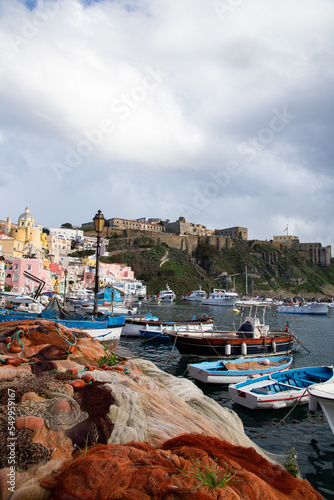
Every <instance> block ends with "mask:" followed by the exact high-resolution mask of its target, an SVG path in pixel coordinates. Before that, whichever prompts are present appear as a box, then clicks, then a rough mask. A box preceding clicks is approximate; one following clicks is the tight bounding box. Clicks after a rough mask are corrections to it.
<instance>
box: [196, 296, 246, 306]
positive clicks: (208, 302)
mask: <svg viewBox="0 0 334 500" xmlns="http://www.w3.org/2000/svg"><path fill="white" fill-rule="evenodd" d="M236 301H237V299H236V298H234V297H228V298H226V299H223V298H221V299H202V300H201V304H202V305H203V306H234V305H235V303H236Z"/></svg>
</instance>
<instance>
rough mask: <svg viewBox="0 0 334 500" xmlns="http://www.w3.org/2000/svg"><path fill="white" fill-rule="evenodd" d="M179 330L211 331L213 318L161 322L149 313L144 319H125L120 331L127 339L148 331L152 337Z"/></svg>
mask: <svg viewBox="0 0 334 500" xmlns="http://www.w3.org/2000/svg"><path fill="white" fill-rule="evenodd" d="M181 328H187V330H189V331H195V330H202V331H204V329H211V330H212V329H213V318H208V317H196V316H195V317H193V318H191V319H186V320H175V321H161V320H159V318H158V317H156V316H150V313H149V314H148V315H147V316H146V317H140V318H132V317H127V318H126V319H125V325H124V326H123V329H122V336H125V335H127V336H129V337H140V336H143V335H141V333H140V331H144V330H145V331H150V332H151V333H153V335H157V334H158V333H161V334H163V332H164V330H178V329H181Z"/></svg>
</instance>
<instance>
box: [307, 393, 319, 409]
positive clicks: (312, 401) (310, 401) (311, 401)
mask: <svg viewBox="0 0 334 500" xmlns="http://www.w3.org/2000/svg"><path fill="white" fill-rule="evenodd" d="M317 406H318V402H317V398H315V397H314V396H312V395H311V394H310V395H309V399H308V409H309V410H310V412H311V413H314V412H315V411H316V409H317Z"/></svg>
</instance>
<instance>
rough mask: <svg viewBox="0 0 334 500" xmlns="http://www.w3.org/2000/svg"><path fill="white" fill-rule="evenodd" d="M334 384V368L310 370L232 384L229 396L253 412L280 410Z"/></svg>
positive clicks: (297, 369) (290, 371)
mask: <svg viewBox="0 0 334 500" xmlns="http://www.w3.org/2000/svg"><path fill="white" fill-rule="evenodd" d="M333 381H334V369H333V366H311V367H306V368H294V369H292V370H286V371H284V372H279V373H273V374H271V375H266V376H264V377H260V378H256V379H254V380H251V379H248V380H246V381H245V382H239V383H238V384H231V385H229V386H228V394H229V396H230V397H231V398H232V400H233V402H234V403H238V404H240V405H242V406H245V407H246V408H250V409H252V410H253V409H274V410H277V409H280V408H286V407H289V406H294V405H295V404H304V403H308V401H309V391H308V390H309V388H310V387H312V386H314V385H315V384H319V383H324V384H326V383H330V382H333Z"/></svg>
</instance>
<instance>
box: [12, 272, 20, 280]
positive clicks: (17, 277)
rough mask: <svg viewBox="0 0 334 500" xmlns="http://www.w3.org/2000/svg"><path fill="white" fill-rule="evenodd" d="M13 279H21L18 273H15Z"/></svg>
mask: <svg viewBox="0 0 334 500" xmlns="http://www.w3.org/2000/svg"><path fill="white" fill-rule="evenodd" d="M13 281H19V275H18V274H17V273H14V274H13Z"/></svg>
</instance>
